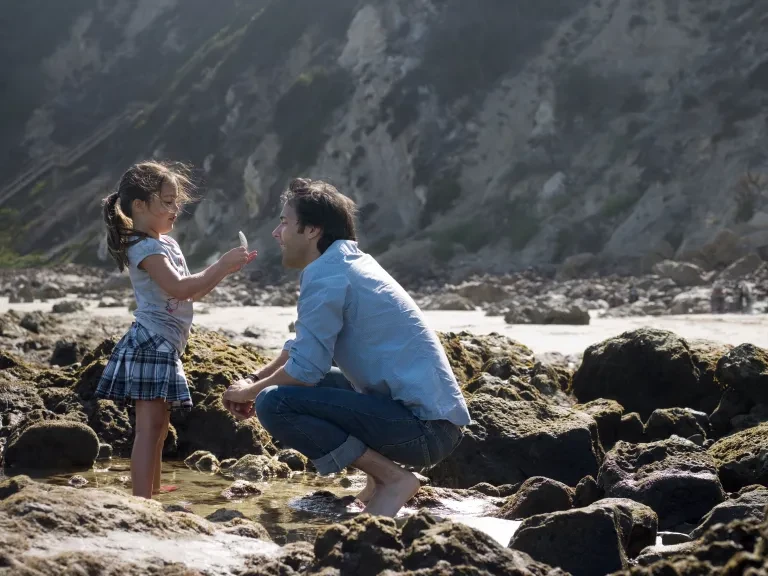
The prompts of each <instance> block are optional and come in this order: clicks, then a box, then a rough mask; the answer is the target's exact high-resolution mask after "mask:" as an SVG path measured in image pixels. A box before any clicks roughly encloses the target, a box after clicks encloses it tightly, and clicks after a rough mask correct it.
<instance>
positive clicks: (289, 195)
mask: <svg viewBox="0 0 768 576" xmlns="http://www.w3.org/2000/svg"><path fill="white" fill-rule="evenodd" d="M282 200H283V202H284V203H286V204H289V205H290V206H291V207H292V208H293V209H294V210H295V211H296V218H297V220H298V224H299V232H303V231H304V227H305V226H316V227H318V228H322V229H323V235H322V236H321V237H320V240H318V242H317V249H318V251H319V252H320V254H323V253H324V252H325V251H326V250H327V249H328V247H329V246H330V245H331V244H333V243H334V242H335V241H336V240H357V231H356V230H355V214H356V213H357V206H355V203H354V201H353V200H352V199H351V198H348V197H347V196H344V195H343V194H341V193H340V192H339V191H338V190H336V187H335V186H332V185H331V184H328V183H327V182H323V181H322V180H309V179H307V178H295V179H294V180H291V183H290V184H289V185H288V190H286V191H285V192H284V193H283V196H282Z"/></svg>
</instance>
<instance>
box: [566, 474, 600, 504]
mask: <svg viewBox="0 0 768 576" xmlns="http://www.w3.org/2000/svg"><path fill="white" fill-rule="evenodd" d="M603 496H605V492H604V491H603V489H602V488H600V486H598V484H597V481H596V480H595V479H594V478H593V477H592V476H585V477H584V478H582V479H581V480H579V483H578V484H577V485H576V489H575V490H574V496H573V505H574V507H576V508H583V507H584V506H589V505H590V504H594V503H595V502H597V501H598V500H600V499H601V498H602V497H603Z"/></svg>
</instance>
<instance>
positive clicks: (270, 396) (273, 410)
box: [254, 386, 281, 424]
mask: <svg viewBox="0 0 768 576" xmlns="http://www.w3.org/2000/svg"><path fill="white" fill-rule="evenodd" d="M280 401H281V391H280V387H279V386H270V387H269V388H264V390H262V391H261V392H259V395H258V396H256V400H254V407H255V408H256V417H257V418H258V419H259V422H261V423H262V424H266V423H268V422H269V421H270V420H271V419H272V418H273V417H274V416H275V414H277V412H278V406H279V405H280Z"/></svg>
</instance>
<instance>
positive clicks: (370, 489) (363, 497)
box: [357, 474, 376, 504]
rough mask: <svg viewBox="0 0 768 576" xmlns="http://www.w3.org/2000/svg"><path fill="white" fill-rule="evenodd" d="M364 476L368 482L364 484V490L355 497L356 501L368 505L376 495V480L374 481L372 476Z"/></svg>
mask: <svg viewBox="0 0 768 576" xmlns="http://www.w3.org/2000/svg"><path fill="white" fill-rule="evenodd" d="M366 476H367V477H368V480H367V482H366V484H365V488H363V491H362V492H360V494H358V495H357V499H358V500H360V502H362V503H363V504H368V502H370V501H371V498H373V495H374V494H375V493H376V480H374V479H373V476H371V475H370V474H366Z"/></svg>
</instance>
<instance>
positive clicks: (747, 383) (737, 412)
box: [712, 344, 768, 435]
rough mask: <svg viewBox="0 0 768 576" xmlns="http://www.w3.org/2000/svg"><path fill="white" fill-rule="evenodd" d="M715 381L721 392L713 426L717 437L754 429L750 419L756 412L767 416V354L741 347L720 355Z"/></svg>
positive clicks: (751, 346) (713, 417)
mask: <svg viewBox="0 0 768 576" xmlns="http://www.w3.org/2000/svg"><path fill="white" fill-rule="evenodd" d="M716 375H717V379H718V381H719V382H720V383H721V385H722V386H723V388H724V392H723V395H722V398H721V399H720V403H719V404H718V406H717V409H716V410H715V411H714V413H713V414H712V426H713V428H714V429H715V432H716V433H717V434H719V435H723V434H726V433H727V432H729V431H730V430H732V429H734V428H735V429H737V430H738V429H742V428H747V427H750V426H754V425H755V424H757V423H758V422H756V421H753V420H751V419H750V418H749V415H750V413H751V412H752V411H753V410H755V409H757V410H755V411H756V412H758V413H761V412H768V410H761V408H768V350H765V349H763V348H758V347H757V346H754V345H753V344H742V345H740V346H737V347H736V348H733V349H732V350H730V351H729V352H728V353H726V354H725V355H723V356H722V357H721V358H720V360H719V361H718V363H717V371H716Z"/></svg>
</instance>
